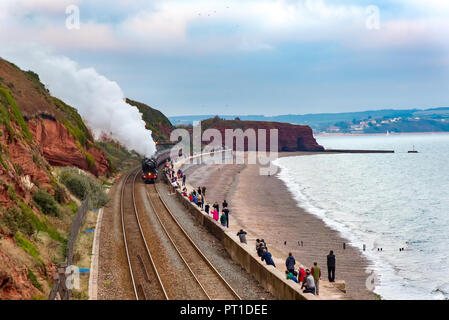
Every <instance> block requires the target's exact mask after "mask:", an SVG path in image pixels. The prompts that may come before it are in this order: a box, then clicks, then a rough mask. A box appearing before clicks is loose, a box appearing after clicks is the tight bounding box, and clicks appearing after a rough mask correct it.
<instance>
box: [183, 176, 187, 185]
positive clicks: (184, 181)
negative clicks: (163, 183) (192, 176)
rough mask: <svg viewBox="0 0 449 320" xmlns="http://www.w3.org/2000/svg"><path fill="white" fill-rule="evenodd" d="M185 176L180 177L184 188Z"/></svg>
mask: <svg viewBox="0 0 449 320" xmlns="http://www.w3.org/2000/svg"><path fill="white" fill-rule="evenodd" d="M186 179H187V178H186V175H183V176H182V186H183V187H184V186H185V185H186Z"/></svg>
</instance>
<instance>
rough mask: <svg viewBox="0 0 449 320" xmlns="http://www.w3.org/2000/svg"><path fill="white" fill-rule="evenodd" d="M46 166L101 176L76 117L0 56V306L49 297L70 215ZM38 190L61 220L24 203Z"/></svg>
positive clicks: (98, 157)
mask: <svg viewBox="0 0 449 320" xmlns="http://www.w3.org/2000/svg"><path fill="white" fill-rule="evenodd" d="M50 165H53V166H76V167H78V168H81V169H84V170H86V171H90V172H91V173H93V174H95V175H97V176H98V175H105V174H107V173H109V162H108V159H107V157H106V154H105V153H104V152H103V150H102V149H100V147H99V146H98V145H97V144H96V143H95V142H94V141H93V138H92V135H91V134H90V132H89V130H88V129H87V127H86V126H85V124H84V123H83V121H82V119H81V117H80V116H79V114H78V113H77V111H76V110H75V109H74V108H72V107H70V106H68V105H66V104H64V103H63V102H62V101H60V100H58V99H56V98H54V97H52V96H51V95H50V94H49V92H48V91H47V90H46V89H45V87H44V86H43V85H42V84H41V83H40V81H39V77H38V76H37V75H36V74H34V73H32V72H23V71H22V70H20V69H19V68H17V67H16V66H15V65H13V64H11V63H9V62H7V61H5V60H2V59H1V58H0V300H3V299H33V298H36V297H41V298H42V297H46V296H47V294H48V292H49V284H48V280H50V279H51V275H52V274H53V273H54V272H55V270H56V267H55V265H54V264H53V261H54V260H53V258H54V252H58V253H57V254H58V255H60V254H62V253H61V252H62V247H63V244H62V242H63V240H61V237H64V236H62V235H64V234H65V233H67V232H68V229H69V224H70V213H71V210H70V208H68V207H67V206H66V202H68V197H67V195H66V194H65V193H64V192H61V186H60V185H59V184H58V182H57V181H56V179H55V177H54V176H53V175H52V168H51V166H50ZM38 190H39V191H47V192H48V193H50V194H51V195H53V196H55V198H54V200H55V201H56V199H57V201H58V202H59V205H60V206H61V208H63V209H61V210H65V211H64V212H66V215H65V216H64V217H63V218H61V219H59V218H57V217H51V218H49V217H45V215H44V214H43V213H42V210H41V209H42V208H40V207H38V204H36V202H35V201H34V200H33V199H32V197H33V193H35V192H36V191H38ZM55 191H58V197H56V192H55ZM67 210H69V213H67ZM66 217H68V219H67V218H66ZM27 228H28V229H27ZM30 228H31V229H32V231H31V232H32V233H27V230H30ZM17 235H19V236H20V237H21V238H17V237H16V236H17ZM31 235H32V236H31ZM18 239H19V240H18ZM36 248H37V249H36ZM30 274H31V275H30Z"/></svg>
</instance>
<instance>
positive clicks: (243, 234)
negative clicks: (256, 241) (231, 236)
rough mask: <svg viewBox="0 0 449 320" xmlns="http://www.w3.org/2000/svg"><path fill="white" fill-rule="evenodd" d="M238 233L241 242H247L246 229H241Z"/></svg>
mask: <svg viewBox="0 0 449 320" xmlns="http://www.w3.org/2000/svg"><path fill="white" fill-rule="evenodd" d="M237 235H238V237H239V239H240V242H241V243H247V242H246V231H243V229H240V231H239V232H237Z"/></svg>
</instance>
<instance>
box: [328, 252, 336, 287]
mask: <svg viewBox="0 0 449 320" xmlns="http://www.w3.org/2000/svg"><path fill="white" fill-rule="evenodd" d="M327 277H328V279H329V282H335V255H334V251H332V250H331V251H330V252H329V254H328V255H327Z"/></svg>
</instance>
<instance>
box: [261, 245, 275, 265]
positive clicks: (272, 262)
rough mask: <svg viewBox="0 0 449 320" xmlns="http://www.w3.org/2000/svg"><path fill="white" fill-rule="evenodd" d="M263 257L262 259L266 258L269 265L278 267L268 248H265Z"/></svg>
mask: <svg viewBox="0 0 449 320" xmlns="http://www.w3.org/2000/svg"><path fill="white" fill-rule="evenodd" d="M261 259H262V261H264V260H265V262H266V263H267V265H268V266H269V265H272V266H273V267H275V268H276V265H275V264H274V261H273V258H272V257H271V253H269V252H268V251H267V249H264V250H263V253H262V257H261Z"/></svg>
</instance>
